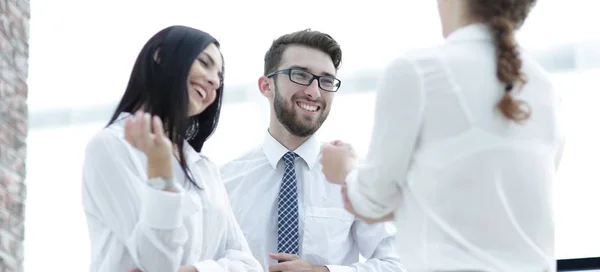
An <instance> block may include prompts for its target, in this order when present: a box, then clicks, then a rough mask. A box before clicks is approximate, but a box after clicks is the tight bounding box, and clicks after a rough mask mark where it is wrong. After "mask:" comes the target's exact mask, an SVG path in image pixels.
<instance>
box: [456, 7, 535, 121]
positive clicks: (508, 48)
mask: <svg viewBox="0 0 600 272" xmlns="http://www.w3.org/2000/svg"><path fill="white" fill-rule="evenodd" d="M535 2H536V0H469V1H468V3H469V8H470V11H471V13H472V14H473V15H474V16H475V18H476V19H479V20H482V21H483V22H484V23H487V24H488V25H490V26H491V27H492V28H493V31H494V37H495V41H496V52H497V53H496V55H497V58H498V59H497V63H498V64H497V65H498V68H497V75H498V79H499V80H500V81H502V82H503V83H504V84H506V87H505V91H506V92H505V94H504V97H503V98H502V100H500V102H498V108H499V109H500V111H501V112H502V114H503V115H504V116H506V118H508V119H510V120H513V121H516V122H518V123H520V122H523V121H525V120H527V119H529V117H530V116H531V107H530V106H529V105H528V104H527V103H526V102H525V101H522V100H518V99H516V98H515V97H514V94H515V87H517V86H518V87H519V89H520V88H521V87H522V86H523V85H524V84H525V83H526V82H527V78H526V77H525V75H524V74H523V73H522V72H521V66H522V62H521V58H520V56H519V51H518V49H517V42H516V41H515V35H514V31H515V30H516V29H518V28H519V27H521V25H522V24H523V22H525V19H526V18H527V15H528V14H529V11H530V10H531V9H532V8H533V6H534V5H535Z"/></svg>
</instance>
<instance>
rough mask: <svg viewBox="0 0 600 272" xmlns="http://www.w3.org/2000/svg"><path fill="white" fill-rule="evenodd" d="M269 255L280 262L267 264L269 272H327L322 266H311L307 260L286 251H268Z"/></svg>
mask: <svg viewBox="0 0 600 272" xmlns="http://www.w3.org/2000/svg"><path fill="white" fill-rule="evenodd" d="M269 257H271V259H274V260H278V261H281V263H277V264H273V265H271V266H269V272H280V271H295V272H328V271H329V269H327V267H324V266H313V265H312V264H310V263H309V262H307V261H305V260H302V259H300V256H298V255H294V254H286V253H269Z"/></svg>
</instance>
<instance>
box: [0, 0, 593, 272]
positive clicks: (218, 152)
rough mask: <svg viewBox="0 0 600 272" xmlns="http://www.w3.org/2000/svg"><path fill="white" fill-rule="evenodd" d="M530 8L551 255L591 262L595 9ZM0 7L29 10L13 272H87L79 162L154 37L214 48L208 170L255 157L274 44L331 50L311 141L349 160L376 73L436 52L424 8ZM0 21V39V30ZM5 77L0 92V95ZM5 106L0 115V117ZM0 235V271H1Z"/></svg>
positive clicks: (136, 1)
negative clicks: (553, 96) (324, 43)
mask: <svg viewBox="0 0 600 272" xmlns="http://www.w3.org/2000/svg"><path fill="white" fill-rule="evenodd" d="M3 2H4V3H3ZM538 2H539V3H538V4H537V6H536V8H535V9H534V10H533V12H532V14H531V15H530V18H529V20H528V21H527V23H526V24H525V25H524V27H523V28H522V30H521V31H520V32H519V33H518V39H519V42H520V44H521V45H522V46H523V47H524V48H526V49H527V50H529V51H530V52H531V53H532V54H533V55H534V56H535V57H536V58H537V59H538V60H539V61H540V62H541V63H542V64H543V66H545V67H546V68H547V69H548V71H549V72H550V74H551V77H552V79H553V80H554V82H555V84H556V86H557V87H558V89H559V90H560V92H561V94H562V98H563V103H564V110H565V111H564V115H563V116H562V117H563V118H564V119H565V121H566V129H567V145H566V148H565V152H564V156H563V160H562V164H561V166H560V169H559V179H558V182H557V183H556V185H555V188H554V189H555V210H556V218H555V220H556V254H557V258H559V259H567V258H585V257H598V256H600V217H599V216H597V214H598V208H599V207H600V197H598V196H599V195H600V171H597V168H598V167H599V162H600V158H599V157H598V156H599V155H598V154H600V141H599V140H598V139H600V131H599V130H598V128H599V125H598V119H599V117H600V107H598V106H597V104H596V103H597V101H598V100H599V99H600V92H599V90H600V31H598V26H600V18H599V16H598V10H600V1H598V0H569V1H566V0H544V1H538ZM7 3H8V4H9V5H7ZM11 3H12V4H11ZM2 5H4V9H5V10H8V11H7V12H13V13H14V12H16V11H15V7H16V8H17V9H18V8H19V7H27V6H28V5H30V15H31V19H30V21H29V29H25V31H26V34H28V35H29V37H30V38H29V75H28V79H27V83H28V98H27V106H28V132H27V137H26V140H25V141H26V146H27V147H26V150H27V151H26V155H27V157H26V180H25V183H26V187H27V188H26V204H25V211H24V214H25V216H24V217H25V241H24V243H23V246H24V247H21V248H20V249H18V250H17V251H19V252H18V254H21V255H20V256H18V257H17V259H18V258H22V257H23V256H24V267H25V270H26V271H86V270H88V269H89V268H88V265H89V254H90V252H89V242H88V234H87V227H86V222H85V218H84V215H83V211H82V207H81V201H80V183H81V167H82V164H81V160H82V157H83V151H84V148H85V146H86V144H87V142H88V141H89V139H90V138H91V137H92V136H93V135H94V134H95V133H96V132H98V130H100V129H101V128H102V127H103V126H105V125H106V123H107V121H108V118H109V116H110V114H111V113H112V111H113V110H114V107H115V106H116V103H117V102H118V99H119V98H120V96H121V95H122V93H123V91H124V90H125V86H126V84H127V81H128V78H129V74H130V72H131V68H132V67H133V63H134V60H135V58H136V57H137V54H138V52H139V50H140V49H141V48H142V46H143V45H144V43H145V42H146V41H147V40H148V39H149V38H150V37H151V36H152V35H153V34H154V33H156V32H157V31H158V30H160V29H162V28H164V27H167V26H169V25H174V24H182V25H188V26H192V27H196V28H199V29H202V30H204V31H207V32H209V33H211V34H212V35H213V36H215V37H216V38H217V39H218V40H219V41H220V43H221V44H222V53H223V55H224V57H225V66H226V77H225V102H224V105H223V108H222V113H221V120H220V123H219V126H218V128H217V131H216V133H215V134H214V135H213V137H212V138H211V139H210V140H209V141H208V142H207V144H206V147H205V149H204V150H205V153H206V154H207V155H208V156H209V157H211V158H212V159H213V160H214V161H216V162H217V163H225V162H227V161H228V160H230V159H233V158H235V157H237V156H238V155H240V154H242V153H243V152H244V151H246V150H247V149H249V148H251V147H253V146H255V145H258V144H259V143H260V141H261V139H262V136H263V135H264V132H265V130H266V128H267V124H268V104H267V101H266V99H265V98H264V97H262V96H261V95H260V93H259V91H258V89H257V79H258V77H259V76H260V75H261V72H262V65H263V62H262V59H263V56H264V53H265V51H266V50H267V49H268V47H269V45H270V43H271V42H272V40H273V39H275V38H276V37H278V36H279V35H282V34H284V33H288V32H292V31H296V30H300V29H305V28H311V29H314V30H320V31H323V32H328V33H330V34H331V35H332V36H333V37H334V38H335V39H336V40H337V41H338V42H339V43H340V44H341V46H342V50H343V61H342V67H341V70H340V73H339V77H340V78H341V80H342V81H343V83H342V88H341V89H340V91H339V92H338V93H337V94H336V98H335V103H334V104H333V109H332V111H331V114H330V117H329V119H328V120H327V122H326V123H325V124H324V126H323V127H322V128H321V130H320V131H319V133H318V135H319V138H320V140H323V141H328V140H333V139H337V138H342V139H344V140H346V141H349V142H351V143H353V144H355V146H356V148H357V150H358V151H359V152H360V153H362V154H364V153H365V151H366V148H367V145H368V143H369V138H370V128H371V124H372V120H371V119H372V114H373V103H374V87H375V86H376V84H377V80H378V77H379V75H380V73H381V70H382V68H383V67H384V66H385V65H386V64H387V63H388V62H389V61H390V60H391V59H392V58H394V57H396V56H398V55H400V54H402V53H404V52H406V51H408V50H411V49H414V48H419V47H428V46H434V45H436V44H439V43H441V42H443V39H442V36H441V28H440V26H439V19H438V15H437V8H436V1H433V0H427V1H422V0H421V1H417V0H395V1H383V0H370V1H357V2H354V3H351V2H349V1H341V0H328V1H316V0H304V1H294V2H284V1H267V0H253V1H241V0H212V1H209V0H204V1H183V0H170V1H152V0H150V1H148V0H146V1H141V0H127V1H122V0H121V1H116V0H103V1H91V0H53V1H31V2H29V1H21V0H0V8H1V6H2ZM11 9H12V11H11ZM28 15H29V14H28ZM2 16H3V17H2V20H0V26H1V25H2V24H5V23H6V22H5V21H6V20H7V19H6V16H4V15H2ZM2 29H3V31H7V30H6V29H4V28H2ZM27 31H28V33H27ZM4 34H5V33H3V35H4ZM0 38H1V36H0ZM2 46H5V47H6V46H7V45H6V44H4V45H3V44H1V43H0V49H1V48H2ZM13 46H15V45H14V44H13ZM0 60H2V58H0ZM18 61H21V62H23V60H15V62H18ZM5 64H6V63H5ZM0 68H2V67H0ZM0 71H4V70H1V69H0ZM4 73H5V72H3V75H2V76H3V77H0V80H5V81H6V78H5V77H7V76H6V75H5V74H4ZM6 73H7V72H6ZM2 84H3V83H1V82H0V86H2ZM0 97H4V96H1V95H0ZM8 103H9V102H8V101H0V105H2V107H4V109H6V108H7V107H8V106H7V104H8ZM0 113H2V114H9V113H7V111H6V110H0ZM9 120H10V119H9ZM0 129H19V128H11V127H9V126H6V125H3V126H1V127H0ZM21 129H22V128H21ZM0 140H1V138H0ZM0 143H2V144H5V143H3V142H1V141H0ZM9 170H10V169H9ZM5 172H8V170H6V171H5ZM5 186H6V185H5ZM4 191H8V189H6V190H5V189H3V190H2V191H1V192H4ZM24 195H25V194H24V193H23V198H25V197H24ZM3 232H4V229H3V230H0V238H2V239H0V241H2V242H1V243H0V245H2V247H1V248H0V258H1V259H6V260H8V259H9V258H10V257H9V256H8V255H7V254H8V253H6V250H4V249H2V248H4V245H3V244H5V241H4V239H3V237H4V235H3ZM23 248H24V249H23Z"/></svg>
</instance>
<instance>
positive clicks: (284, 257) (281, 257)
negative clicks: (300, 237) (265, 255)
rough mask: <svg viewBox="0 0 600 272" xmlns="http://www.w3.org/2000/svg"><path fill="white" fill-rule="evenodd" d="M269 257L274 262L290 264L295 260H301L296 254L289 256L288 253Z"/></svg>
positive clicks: (270, 254)
mask: <svg viewBox="0 0 600 272" xmlns="http://www.w3.org/2000/svg"><path fill="white" fill-rule="evenodd" d="M269 257H271V259H274V260H278V261H283V262H289V261H293V260H298V259H300V256H298V255H295V254H287V253H269Z"/></svg>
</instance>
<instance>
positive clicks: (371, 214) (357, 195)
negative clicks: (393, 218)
mask: <svg viewBox="0 0 600 272" xmlns="http://www.w3.org/2000/svg"><path fill="white" fill-rule="evenodd" d="M346 189H347V191H348V198H349V199H350V203H352V206H353V208H354V211H355V212H356V213H357V214H358V215H360V216H362V217H365V218H381V217H383V216H385V215H387V213H389V211H388V210H389V209H388V208H387V207H384V206H381V205H379V204H378V203H374V202H373V201H370V200H369V199H368V198H367V196H365V195H363V194H362V193H361V192H360V184H359V180H358V169H354V170H352V171H351V172H350V173H349V174H348V176H347V177H346Z"/></svg>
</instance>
